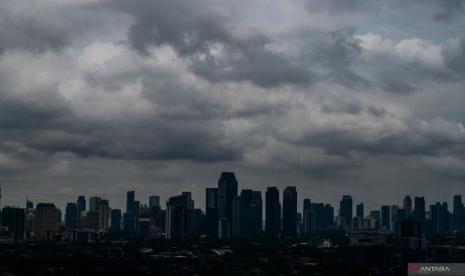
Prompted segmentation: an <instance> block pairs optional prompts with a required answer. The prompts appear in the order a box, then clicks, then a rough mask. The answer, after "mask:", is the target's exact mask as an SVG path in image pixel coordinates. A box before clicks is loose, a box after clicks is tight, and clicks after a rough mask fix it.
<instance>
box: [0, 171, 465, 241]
mask: <svg viewBox="0 0 465 276" xmlns="http://www.w3.org/2000/svg"><path fill="white" fill-rule="evenodd" d="M239 187H240V186H239V182H238V181H237V178H236V175H235V173H234V172H222V173H221V174H220V176H219V178H218V182H217V186H216V187H210V188H206V189H205V197H206V198H207V199H206V206H205V209H204V210H205V211H202V209H201V208H199V207H200V206H198V205H197V206H196V205H195V200H194V199H192V194H191V192H190V191H184V192H182V193H181V194H178V195H172V196H171V197H170V198H169V199H168V200H167V201H166V205H165V206H163V204H162V203H161V202H162V201H160V197H159V196H157V195H149V197H148V203H147V201H145V202H144V201H141V200H137V197H136V196H135V195H136V193H135V191H134V190H131V191H127V192H126V208H125V210H121V209H117V208H112V206H111V204H110V201H109V200H108V199H105V198H101V197H98V196H92V197H89V198H88V200H87V199H86V197H84V196H82V195H77V196H76V201H74V202H68V203H67V204H66V209H65V210H64V211H63V210H61V209H60V208H59V207H57V206H56V205H55V204H54V203H51V202H47V203H45V202H39V203H37V204H36V205H35V206H34V202H32V201H31V200H27V201H26V206H25V208H19V207H11V206H5V207H3V208H1V209H0V223H1V226H0V234H1V237H0V239H3V240H7V241H8V240H15V241H23V240H38V241H44V240H47V241H64V242H75V241H80V242H92V241H101V240H107V241H108V240H121V239H123V240H139V241H150V240H154V239H160V238H161V239H167V240H174V241H176V240H207V241H212V240H240V239H252V240H261V239H268V240H270V239H271V240H273V239H303V240H308V239H309V240H312V239H313V238H318V237H319V238H320V239H321V236H320V235H322V236H328V237H331V236H332V237H333V238H335V239H336V240H339V239H338V238H337V236H339V237H342V236H341V234H342V235H343V236H345V237H347V236H349V235H350V236H351V244H362V243H364V242H363V240H364V238H363V237H364V236H372V237H376V236H377V235H380V236H377V238H376V239H375V240H376V241H372V242H381V241H383V240H384V238H383V237H386V236H392V237H396V239H397V240H398V241H399V242H401V243H402V241H405V239H407V240H409V241H410V242H411V243H410V245H409V246H412V247H411V248H417V247H420V248H424V247H425V246H426V243H425V242H426V239H428V240H429V241H431V239H432V238H434V237H435V236H437V235H441V236H442V237H444V238H445V237H448V235H462V234H463V233H464V232H465V227H464V225H465V206H464V203H463V201H462V195H454V197H453V205H452V209H450V208H449V204H448V203H447V202H442V203H441V202H436V203H434V204H429V202H427V201H426V200H425V198H424V197H422V196H417V195H414V196H410V195H405V196H404V198H403V200H402V205H397V204H390V205H382V206H380V207H379V208H377V209H374V210H367V212H365V209H364V208H365V207H364V204H363V202H361V203H359V204H355V212H354V199H353V198H352V196H351V195H343V196H342V197H341V200H340V201H339V207H337V206H331V204H328V203H325V202H321V201H318V200H315V199H310V198H308V197H306V198H305V199H304V202H303V208H302V209H300V210H299V207H298V204H297V202H298V196H297V195H298V191H297V189H296V187H295V186H287V187H286V188H285V189H283V190H282V196H281V197H280V195H279V194H280V191H279V189H277V188H276V187H268V188H267V190H266V192H265V193H263V192H262V191H257V190H252V189H247V188H245V189H240V190H239ZM0 195H1V193H0ZM433 202H434V201H433ZM63 217H64V220H63ZM331 233H332V234H331ZM339 242H342V241H341V240H339ZM342 243H344V242H342Z"/></svg>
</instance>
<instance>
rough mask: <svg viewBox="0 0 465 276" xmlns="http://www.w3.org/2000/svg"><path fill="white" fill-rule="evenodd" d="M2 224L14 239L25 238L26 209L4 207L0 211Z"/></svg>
mask: <svg viewBox="0 0 465 276" xmlns="http://www.w3.org/2000/svg"><path fill="white" fill-rule="evenodd" d="M1 215H2V217H1V221H2V224H1V225H2V226H4V227H7V228H8V232H9V233H10V235H11V236H12V238H13V239H14V240H16V241H21V240H24V238H25V233H26V232H25V221H26V211H25V209H22V208H15V207H4V208H3V210H2V213H1Z"/></svg>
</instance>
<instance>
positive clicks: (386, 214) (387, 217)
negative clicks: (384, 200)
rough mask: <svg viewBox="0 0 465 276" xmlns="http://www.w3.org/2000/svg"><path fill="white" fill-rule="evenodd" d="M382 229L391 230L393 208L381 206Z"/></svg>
mask: <svg viewBox="0 0 465 276" xmlns="http://www.w3.org/2000/svg"><path fill="white" fill-rule="evenodd" d="M381 228H383V229H385V230H391V208H390V207H389V206H387V205H383V206H381Z"/></svg>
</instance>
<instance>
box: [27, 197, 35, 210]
mask: <svg viewBox="0 0 465 276" xmlns="http://www.w3.org/2000/svg"><path fill="white" fill-rule="evenodd" d="M32 209H34V203H32V201H30V200H29V199H28V198H27V199H26V210H32Z"/></svg>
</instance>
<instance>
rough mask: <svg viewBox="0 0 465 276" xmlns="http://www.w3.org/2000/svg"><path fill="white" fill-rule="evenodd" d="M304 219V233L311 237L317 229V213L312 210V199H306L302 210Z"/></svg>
mask: <svg viewBox="0 0 465 276" xmlns="http://www.w3.org/2000/svg"><path fill="white" fill-rule="evenodd" d="M302 220H303V235H304V236H305V237H309V236H311V235H312V233H313V232H314V231H315V224H316V219H315V214H314V212H313V210H312V202H311V200H310V199H308V198H307V199H304V210H303V212H302Z"/></svg>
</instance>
